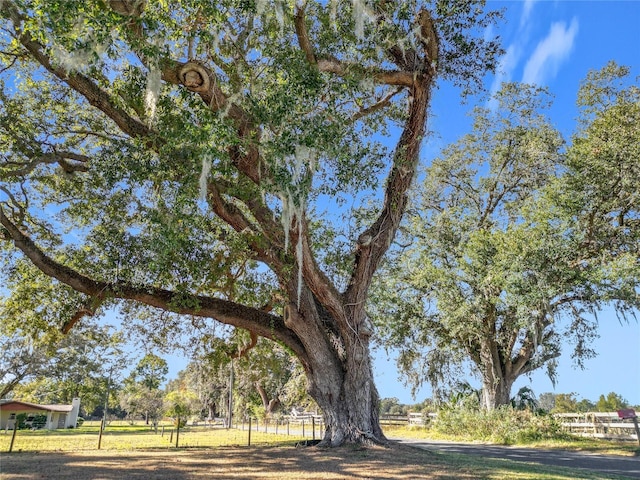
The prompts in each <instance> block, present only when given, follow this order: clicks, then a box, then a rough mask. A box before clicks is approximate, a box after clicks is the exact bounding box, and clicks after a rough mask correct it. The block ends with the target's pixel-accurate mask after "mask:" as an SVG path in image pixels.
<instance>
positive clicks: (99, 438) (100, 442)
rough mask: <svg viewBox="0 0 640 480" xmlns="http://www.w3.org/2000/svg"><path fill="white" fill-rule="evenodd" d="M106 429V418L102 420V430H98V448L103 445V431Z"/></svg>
mask: <svg viewBox="0 0 640 480" xmlns="http://www.w3.org/2000/svg"><path fill="white" fill-rule="evenodd" d="M103 430H104V418H103V419H102V421H100V431H99V432H98V450H100V447H101V446H102V431H103Z"/></svg>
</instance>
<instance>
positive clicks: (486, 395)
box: [482, 377, 515, 410]
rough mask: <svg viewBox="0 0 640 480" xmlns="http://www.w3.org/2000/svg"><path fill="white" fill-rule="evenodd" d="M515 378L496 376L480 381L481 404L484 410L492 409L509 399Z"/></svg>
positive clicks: (506, 403)
mask: <svg viewBox="0 0 640 480" xmlns="http://www.w3.org/2000/svg"><path fill="white" fill-rule="evenodd" d="M514 381H515V379H507V378H504V377H497V378H495V379H492V380H489V381H488V380H487V379H485V380H484V381H483V382H482V406H483V407H484V408H485V409H486V410H494V409H496V408H498V407H501V406H503V405H508V404H509V402H510V401H511V387H512V386H513V382H514Z"/></svg>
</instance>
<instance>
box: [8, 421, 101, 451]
mask: <svg viewBox="0 0 640 480" xmlns="http://www.w3.org/2000/svg"><path fill="white" fill-rule="evenodd" d="M16 433H18V422H16V423H14V424H13V433H12V434H11V443H10V444H9V453H11V451H12V450H13V442H14V441H15V440H16ZM98 448H100V447H98Z"/></svg>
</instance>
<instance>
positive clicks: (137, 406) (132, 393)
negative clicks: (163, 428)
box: [118, 382, 164, 425]
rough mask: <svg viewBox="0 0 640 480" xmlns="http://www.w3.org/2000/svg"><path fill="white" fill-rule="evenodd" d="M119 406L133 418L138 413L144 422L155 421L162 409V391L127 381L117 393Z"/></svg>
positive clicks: (159, 416) (160, 414) (160, 415)
mask: <svg viewBox="0 0 640 480" xmlns="http://www.w3.org/2000/svg"><path fill="white" fill-rule="evenodd" d="M118 398H119V401H120V407H121V408H122V409H123V410H124V411H126V412H127V416H128V417H129V418H130V419H131V420H133V419H135V418H136V417H137V416H138V415H140V416H142V418H144V421H145V423H146V424H147V425H148V424H149V422H150V421H151V422H153V423H155V422H156V421H157V420H159V419H160V418H161V417H162V413H163V411H164V393H163V392H162V390H160V389H150V388H148V387H146V386H145V385H144V384H140V383H127V382H125V386H124V388H123V389H122V390H121V391H120V392H119V395H118Z"/></svg>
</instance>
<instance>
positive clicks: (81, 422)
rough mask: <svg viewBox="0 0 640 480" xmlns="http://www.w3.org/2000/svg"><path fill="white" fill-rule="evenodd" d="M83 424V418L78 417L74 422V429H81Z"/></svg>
mask: <svg viewBox="0 0 640 480" xmlns="http://www.w3.org/2000/svg"><path fill="white" fill-rule="evenodd" d="M83 423H84V418H82V417H78V420H76V427H81V426H82V424H83Z"/></svg>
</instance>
